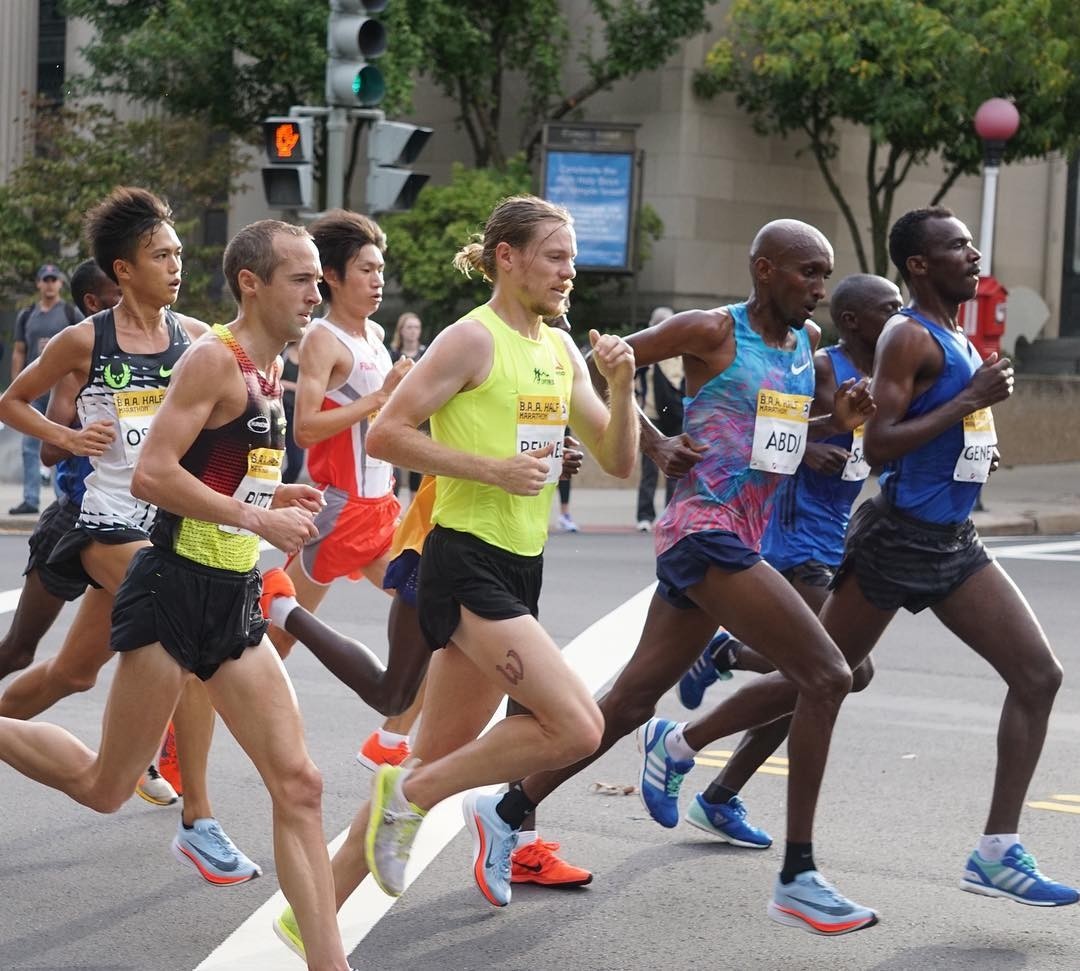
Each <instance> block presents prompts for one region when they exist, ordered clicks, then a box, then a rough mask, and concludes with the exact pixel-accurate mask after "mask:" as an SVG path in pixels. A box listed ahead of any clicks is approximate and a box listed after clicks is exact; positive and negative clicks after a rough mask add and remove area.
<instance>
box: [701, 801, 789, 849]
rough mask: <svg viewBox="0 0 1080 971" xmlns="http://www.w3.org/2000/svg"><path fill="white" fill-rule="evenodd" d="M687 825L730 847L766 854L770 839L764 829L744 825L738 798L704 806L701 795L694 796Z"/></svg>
mask: <svg viewBox="0 0 1080 971" xmlns="http://www.w3.org/2000/svg"><path fill="white" fill-rule="evenodd" d="M686 821H687V822H688V823H689V824H690V825H691V826H696V827H697V828H698V829H700V830H703V831H704V832H706V833H711V834H712V835H713V836H716V837H718V838H719V839H722V840H723V841H724V842H725V843H730V844H731V845H732V846H746V847H749V848H750V849H752V850H767V849H768V848H769V847H770V846H772V837H771V836H770V835H769V834H768V833H766V832H765V830H763V829H758V828H757V827H756V826H751V825H750V824H749V823H748V822H747V821H746V806H744V805H743V801H742V800H741V799H740V798H739V797H738V796H732V797H731V798H730V799H729V800H728V801H727V802H717V803H713V802H707V801H706V800H705V796H704V795H702V794H701V793H700V792H699V793H698V794H697V795H696V796H694V801H693V802H692V803H691V804H690V809H689V810H688V811H687V813H686Z"/></svg>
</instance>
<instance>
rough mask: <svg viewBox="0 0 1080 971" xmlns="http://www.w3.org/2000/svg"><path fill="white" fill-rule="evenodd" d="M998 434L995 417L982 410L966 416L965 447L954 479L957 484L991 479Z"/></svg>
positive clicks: (986, 409)
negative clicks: (991, 465)
mask: <svg viewBox="0 0 1080 971" xmlns="http://www.w3.org/2000/svg"><path fill="white" fill-rule="evenodd" d="M995 445H997V433H996V432H995V431H994V415H993V413H992V412H991V411H990V409H989V408H980V409H979V410H978V411H973V412H972V413H971V414H970V415H965V416H964V447H963V449H962V450H961V452H960V455H959V456H958V457H957V459H956V468H955V469H953V474H952V477H953V479H954V480H955V481H957V482H985V481H986V480H987V479H988V478H989V477H990V463H991V462H992V461H993V459H994V446H995Z"/></svg>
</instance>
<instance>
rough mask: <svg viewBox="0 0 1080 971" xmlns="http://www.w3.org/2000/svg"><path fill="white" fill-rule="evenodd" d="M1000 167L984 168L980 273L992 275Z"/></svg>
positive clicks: (980, 226) (980, 230)
mask: <svg viewBox="0 0 1080 971" xmlns="http://www.w3.org/2000/svg"><path fill="white" fill-rule="evenodd" d="M1000 171H1001V168H1000V166H997V165H989V164H988V165H985V166H983V191H982V217H981V219H980V220H979V251H980V252H981V253H982V262H981V264H980V266H979V273H980V274H981V275H982V276H990V275H991V267H992V265H993V260H994V211H995V209H996V204H997V182H998V173H999V172H1000Z"/></svg>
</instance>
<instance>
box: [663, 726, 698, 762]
mask: <svg viewBox="0 0 1080 971" xmlns="http://www.w3.org/2000/svg"><path fill="white" fill-rule="evenodd" d="M685 728H686V722H683V723H682V724H680V725H676V726H675V727H674V728H673V729H672V730H671V731H670V732H668V733H667V736H666V737H665V738H664V748H666V749H667V754H668V755H670V756H671V757H672V758H673V759H675V760H676V761H678V762H687V761H689V760H690V759H692V758H693V757H694V756H695V755H697V749H696V748H691V747H690V746H689V745H687V744H686V739H685V738H684V737H683V729H685Z"/></svg>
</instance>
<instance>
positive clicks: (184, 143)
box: [0, 104, 239, 320]
mask: <svg viewBox="0 0 1080 971" xmlns="http://www.w3.org/2000/svg"><path fill="white" fill-rule="evenodd" d="M27 127H28V138H30V139H32V140H33V141H32V143H33V144H34V146H35V154H33V155H31V156H30V157H29V158H28V159H27V160H26V161H25V162H23V164H22V165H20V166H19V167H18V168H17V169H15V171H14V172H12V174H11V175H10V177H9V178H8V181H7V182H6V183H5V184H4V185H2V186H0V299H4V300H5V301H13V302H14V301H18V300H25V299H26V298H27V295H28V293H31V292H32V289H33V288H32V285H31V284H32V280H33V272H34V269H35V268H36V267H37V266H39V265H40V264H41V263H44V262H55V261H57V258H58V254H61V253H62V254H64V256H65V262H67V263H75V262H77V261H79V260H81V259H84V258H85V257H86V256H88V255H89V253H88V251H87V247H86V243H85V241H84V240H83V238H82V220H83V214H84V213H85V212H86V210H87V209H89V208H90V207H91V206H92V205H94V204H95V203H97V202H99V201H100V200H101V199H102V198H104V196H105V195H107V194H108V193H109V192H110V191H111V190H112V189H113V188H114V187H115V186H117V185H138V186H145V187H146V188H148V189H150V190H151V191H153V192H155V193H157V194H158V195H161V196H162V197H164V198H165V199H167V200H168V201H169V202H170V203H171V205H172V207H173V210H174V212H175V218H176V230H177V233H178V234H179V236H180V238H181V240H182V241H183V242H184V288H183V291H182V294H181V304H182V306H183V309H184V310H185V311H186V312H189V313H192V314H194V315H195V316H200V317H204V318H206V319H209V320H215V319H222V314H224V313H230V314H231V307H229V306H226V305H225V304H223V302H222V300H221V296H220V293H221V288H220V283H221V271H220V267H221V255H222V250H223V246H222V245H220V244H217V245H213V244H211V245H206V244H204V243H203V236H204V231H203V218H204V215H205V213H206V212H207V211H209V210H213V209H223V208H224V206H225V204H226V203H225V197H224V196H223V195H222V193H223V190H224V191H227V190H228V189H229V188H230V187H232V188H235V186H233V182H234V180H235V179H236V177H237V175H238V174H239V162H238V159H237V155H236V153H235V151H234V150H233V148H232V146H231V144H230V142H229V141H228V140H220V139H219V140H217V141H216V142H215V141H210V142H209V143H208V142H207V140H206V139H203V138H200V137H199V136H198V133H197V132H196V133H195V134H194V135H193V133H192V130H191V126H190V125H189V124H188V123H187V122H186V121H184V120H183V119H179V118H170V117H168V116H166V117H163V118H150V119H145V120H142V121H127V122H124V121H120V120H118V119H117V118H116V116H115V115H114V114H113V113H112V112H111V111H109V110H107V109H105V108H103V107H101V106H100V105H93V104H90V105H77V106H71V105H69V106H67V107H63V108H55V107H52V106H35V107H34V110H32V111H31V112H30V113H29V120H28V122H27Z"/></svg>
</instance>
